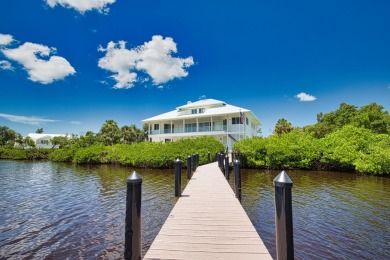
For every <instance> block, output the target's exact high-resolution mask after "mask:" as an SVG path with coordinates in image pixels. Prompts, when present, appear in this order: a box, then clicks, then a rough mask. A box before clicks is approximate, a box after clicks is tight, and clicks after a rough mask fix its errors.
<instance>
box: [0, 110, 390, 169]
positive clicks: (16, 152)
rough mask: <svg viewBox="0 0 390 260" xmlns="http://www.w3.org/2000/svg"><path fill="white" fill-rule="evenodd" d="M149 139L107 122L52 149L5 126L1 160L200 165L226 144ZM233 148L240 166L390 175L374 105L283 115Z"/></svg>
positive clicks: (386, 134)
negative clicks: (294, 118)
mask: <svg viewBox="0 0 390 260" xmlns="http://www.w3.org/2000/svg"><path fill="white" fill-rule="evenodd" d="M39 130H40V131H42V130H43V129H39ZM147 139H148V138H147V132H146V128H145V127H144V129H138V128H137V127H136V126H135V125H131V126H124V127H122V128H119V127H118V125H117V124H116V122H115V121H113V120H107V121H106V122H105V124H103V126H102V128H101V130H100V132H99V133H97V134H94V133H93V132H87V133H86V135H85V136H80V137H78V136H72V137H70V138H67V137H54V138H53V139H52V144H53V149H48V148H46V149H44V148H40V149H38V148H35V147H34V142H31V140H29V139H28V138H24V139H23V138H22V137H21V135H20V134H17V133H16V132H15V131H13V130H11V129H9V128H8V127H5V126H3V127H0V159H14V160H34V159H49V160H51V161H54V162H72V163H78V164H83V163H84V164H85V163H105V164H110V163H111V164H122V165H129V166H134V167H141V168H172V166H173V161H174V159H175V158H177V157H180V158H181V159H182V160H183V161H184V160H185V159H186V158H187V156H188V155H191V154H194V153H198V154H199V160H200V161H199V163H200V164H204V163H206V162H207V159H208V153H209V152H210V155H211V158H213V159H214V158H215V154H216V153H217V152H220V151H223V150H225V148H226V147H224V146H223V144H222V143H220V142H219V141H218V140H216V139H215V138H214V137H210V136H209V137H205V136H203V137H198V138H194V139H181V140H178V141H175V142H170V143H151V142H147V141H144V140H147ZM15 144H17V145H16V146H15ZM54 147H57V148H54ZM233 151H234V153H235V154H236V155H238V156H239V158H240V159H241V162H242V166H243V168H263V169H278V170H279V169H304V170H332V171H348V172H358V173H363V174H373V175H390V115H389V113H388V111H386V110H384V107H383V106H380V105H378V104H376V103H370V104H368V105H366V106H362V107H361V108H358V107H356V106H353V105H349V104H346V103H341V104H340V107H339V108H338V109H337V110H336V111H332V112H329V113H326V114H323V113H319V114H317V123H315V124H313V125H308V126H304V127H293V126H292V124H291V123H290V122H288V121H287V120H286V119H284V118H281V119H279V120H278V121H277V123H276V125H275V129H274V132H273V134H272V135H270V136H268V137H253V138H245V139H243V140H241V141H239V142H237V143H236V144H235V145H234V147H233Z"/></svg>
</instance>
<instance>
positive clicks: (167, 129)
mask: <svg viewBox="0 0 390 260" xmlns="http://www.w3.org/2000/svg"><path fill="white" fill-rule="evenodd" d="M164 133H165V134H169V133H171V125H170V124H164Z"/></svg>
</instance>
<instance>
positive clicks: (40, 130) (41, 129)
mask: <svg viewBox="0 0 390 260" xmlns="http://www.w3.org/2000/svg"><path fill="white" fill-rule="evenodd" d="M35 133H37V134H42V133H43V128H38V129H37V130H36V131H35Z"/></svg>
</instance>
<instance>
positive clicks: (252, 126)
mask: <svg viewBox="0 0 390 260" xmlns="http://www.w3.org/2000/svg"><path fill="white" fill-rule="evenodd" d="M142 122H144V123H145V124H147V125H148V134H149V141H151V142H171V141H175V140H178V139H180V138H193V137H197V136H214V137H215V138H216V139H218V140H219V141H221V142H222V143H223V144H224V145H225V146H228V147H229V148H232V147H233V145H234V143H235V142H237V141H239V140H240V139H242V138H246V137H252V136H256V135H257V131H258V128H259V126H260V121H259V119H257V117H256V116H255V114H254V113H253V112H252V111H250V110H248V109H245V108H241V107H236V106H232V105H229V104H227V103H225V102H223V101H219V100H215V99H204V100H200V101H197V102H193V103H192V102H188V103H187V104H186V105H183V106H180V107H177V108H176V109H175V110H173V111H170V112H167V113H164V114H161V115H157V116H154V117H151V118H147V119H144V120H142Z"/></svg>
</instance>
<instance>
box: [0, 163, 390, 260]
mask: <svg viewBox="0 0 390 260" xmlns="http://www.w3.org/2000/svg"><path fill="white" fill-rule="evenodd" d="M133 170H134V169H132V168H126V167H119V166H112V165H111V166H107V165H92V166H91V165H90V166H75V165H69V164H56V163H51V162H17V161H0V213H1V214H0V259H3V258H7V259H31V258H34V259H66V258H69V259H79V258H84V259H121V258H122V256H123V251H124V219H125V199H126V178H127V177H128V176H129V175H130V173H131V172H132V171H133ZM136 171H137V172H138V173H139V174H140V175H141V176H142V178H143V194H142V196H143V197H142V203H143V205H142V206H143V208H142V214H143V220H142V221H143V222H142V229H143V235H142V239H143V252H144V253H145V252H146V250H147V249H148V248H149V246H150V244H151V243H152V241H153V239H154V237H155V236H156V235H157V233H158V231H159V230H160V228H161V226H162V224H163V223H164V222H165V219H166V218H167V216H168V215H169V213H170V211H171V210H172V208H173V206H174V204H175V202H176V200H175V198H174V176H173V170H145V169H136ZM277 174H278V172H275V171H259V170H257V171H252V170H243V176H242V187H243V199H242V204H243V206H244V208H245V210H246V212H247V213H248V215H249V217H250V219H251V220H252V222H253V224H254V226H255V227H256V229H257V231H258V232H259V233H260V235H261V237H262V239H263V241H264V243H265V244H266V246H267V248H268V249H269V251H270V253H271V254H272V256H273V257H275V256H276V255H275V227H274V214H275V213H274V206H273V194H274V193H273V192H274V190H273V185H272V180H273V178H274V177H275V176H276V175H277ZM288 174H289V176H290V177H291V179H292V180H293V182H294V186H293V216H294V245H295V256H296V259H318V258H321V259H324V258H325V259H326V258H329V259H335V258H337V259H390V249H389V248H390V230H389V228H390V220H389V215H390V214H389V213H390V212H389V208H390V179H389V178H383V177H373V176H358V175H355V174H346V173H334V172H307V171H303V172H302V171H296V172H295V171H292V172H288ZM182 180H183V185H182V187H183V188H184V186H185V183H184V182H185V180H186V178H185V171H183V176H182Z"/></svg>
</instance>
